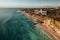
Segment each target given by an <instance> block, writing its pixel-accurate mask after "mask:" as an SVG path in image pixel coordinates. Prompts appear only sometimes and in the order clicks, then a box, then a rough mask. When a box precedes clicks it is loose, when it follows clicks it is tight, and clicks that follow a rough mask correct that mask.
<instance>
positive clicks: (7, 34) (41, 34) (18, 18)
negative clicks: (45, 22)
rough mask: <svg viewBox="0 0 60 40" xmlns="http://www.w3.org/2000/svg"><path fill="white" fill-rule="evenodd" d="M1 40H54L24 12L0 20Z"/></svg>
mask: <svg viewBox="0 0 60 40" xmlns="http://www.w3.org/2000/svg"><path fill="white" fill-rule="evenodd" d="M0 40H53V39H52V37H51V36H50V35H48V34H47V33H46V32H45V31H44V30H43V29H41V28H38V27H36V26H35V25H34V21H33V20H32V19H29V18H28V17H27V16H25V15H24V14H23V13H22V12H14V13H13V14H12V16H10V17H7V18H5V19H2V20H0Z"/></svg>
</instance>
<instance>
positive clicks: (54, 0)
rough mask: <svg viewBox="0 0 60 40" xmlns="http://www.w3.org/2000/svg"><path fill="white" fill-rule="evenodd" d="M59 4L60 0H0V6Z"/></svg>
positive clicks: (24, 6)
mask: <svg viewBox="0 0 60 40" xmlns="http://www.w3.org/2000/svg"><path fill="white" fill-rule="evenodd" d="M40 6H41V7H42V6H54V7H57V6H60V0H2V1H1V0H0V7H21V8H26V7H40Z"/></svg>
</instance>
